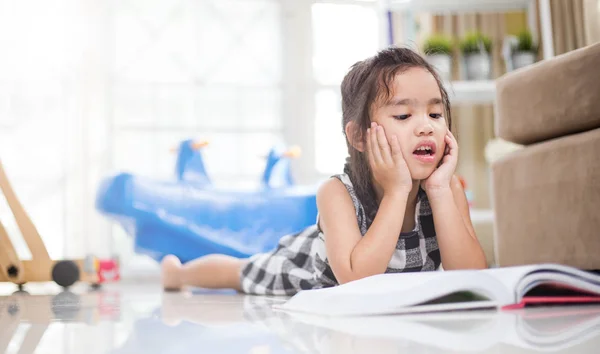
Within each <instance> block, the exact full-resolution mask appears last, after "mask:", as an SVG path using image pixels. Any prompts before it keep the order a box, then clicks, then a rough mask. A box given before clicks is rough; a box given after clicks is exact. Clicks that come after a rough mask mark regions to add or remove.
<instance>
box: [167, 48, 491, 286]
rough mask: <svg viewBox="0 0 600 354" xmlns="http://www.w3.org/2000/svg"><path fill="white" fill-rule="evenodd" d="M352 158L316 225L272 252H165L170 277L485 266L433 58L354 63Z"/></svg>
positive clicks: (270, 277) (284, 277)
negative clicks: (182, 258)
mask: <svg viewBox="0 0 600 354" xmlns="http://www.w3.org/2000/svg"><path fill="white" fill-rule="evenodd" d="M341 91H342V111H343V117H342V125H343V128H344V132H345V135H346V141H347V145H348V151H349V155H350V157H349V160H348V162H347V164H346V166H345V169H344V173H343V174H340V175H335V176H333V177H334V178H331V179H329V180H328V181H326V182H325V183H324V184H323V185H322V186H321V187H320V189H319V191H318V193H317V207H318V210H319V217H318V219H317V224H316V225H314V226H311V227H309V228H307V229H305V230H303V231H302V232H300V233H298V234H296V235H288V236H286V237H283V238H282V239H281V240H280V243H279V245H278V247H277V248H276V249H274V250H273V251H271V252H268V253H262V254H257V255H254V256H252V257H251V258H250V259H243V260H242V259H237V258H233V257H229V256H224V255H209V256H206V257H202V258H199V259H197V260H194V261H192V262H190V263H187V264H185V265H184V266H181V264H180V263H179V260H178V259H177V258H175V257H173V256H168V257H166V258H165V259H164V260H163V263H162V270H163V286H164V287H165V288H168V289H178V288H180V287H182V286H184V285H191V286H199V287H204V288H234V289H237V290H239V291H243V292H245V293H252V294H271V295H291V294H294V293H296V292H298V291H299V290H303V289H315V288H322V287H329V286H335V285H337V284H340V283H346V282H349V281H352V280H356V279H360V278H364V277H367V276H371V275H375V274H381V273H385V272H415V271H432V270H437V269H438V268H439V267H440V264H441V263H443V265H444V268H445V269H466V268H485V267H486V260H485V256H484V254H483V251H482V249H481V246H480V245H479V242H478V240H477V238H476V236H475V232H474V230H473V226H472V224H471V220H470V216H469V207H468V205H467V200H466V197H465V192H464V190H463V188H462V186H461V183H460V181H459V180H458V178H457V177H456V176H455V175H454V172H455V169H456V164H457V157H458V145H457V142H456V140H455V139H454V136H453V135H452V133H451V131H450V129H449V128H450V125H451V116H450V103H449V100H448V95H447V93H446V91H445V89H444V88H443V86H442V83H441V81H440V79H439V78H438V76H437V74H436V73H435V71H434V70H433V69H432V67H431V66H430V65H429V64H428V63H427V62H426V61H425V60H424V59H423V58H422V57H421V56H419V55H418V54H416V53H414V52H413V51H411V50H409V49H404V48H390V49H387V50H384V51H381V52H380V53H378V54H377V55H376V56H374V57H372V58H369V59H366V60H364V61H361V62H358V63H356V64H355V65H353V66H352V68H351V70H350V71H349V73H348V74H347V75H346V77H345V78H344V80H343V82H342V85H341Z"/></svg>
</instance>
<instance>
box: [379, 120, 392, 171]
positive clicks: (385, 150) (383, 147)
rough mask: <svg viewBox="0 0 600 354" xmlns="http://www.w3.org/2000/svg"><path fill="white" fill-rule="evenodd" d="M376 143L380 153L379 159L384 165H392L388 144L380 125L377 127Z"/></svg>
mask: <svg viewBox="0 0 600 354" xmlns="http://www.w3.org/2000/svg"><path fill="white" fill-rule="evenodd" d="M376 135H377V143H378V145H379V150H380V151H381V159H382V161H383V162H385V163H386V164H391V163H392V154H391V152H390V144H389V143H388V140H387V138H386V136H385V131H384V130H383V127H382V126H381V125H379V126H377V132H376Z"/></svg>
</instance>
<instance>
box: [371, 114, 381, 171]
mask: <svg viewBox="0 0 600 354" xmlns="http://www.w3.org/2000/svg"><path fill="white" fill-rule="evenodd" d="M376 130H377V125H376V124H375V123H373V124H371V133H370V137H371V151H372V152H371V153H372V154H373V159H374V162H375V163H377V164H381V163H382V161H383V160H382V157H381V151H380V150H379V144H378V143H377V132H376Z"/></svg>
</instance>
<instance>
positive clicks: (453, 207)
mask: <svg viewBox="0 0 600 354" xmlns="http://www.w3.org/2000/svg"><path fill="white" fill-rule="evenodd" d="M428 197H429V204H430V205H431V211H432V213H433V222H434V224H435V231H436V234H437V239H438V244H439V247H440V254H441V256H442V264H443V265H444V269H446V270H451V269H466V268H469V269H471V268H479V269H483V268H486V267H487V261H486V259H485V254H484V252H483V250H482V248H481V245H480V244H479V240H478V239H477V236H476V235H475V231H474V229H473V224H472V223H471V217H470V215H469V205H468V203H467V198H466V196H465V192H464V190H463V188H462V185H461V183H460V180H459V179H458V178H457V177H456V176H453V177H452V180H451V182H450V185H449V188H447V189H439V190H436V191H435V193H430V195H428Z"/></svg>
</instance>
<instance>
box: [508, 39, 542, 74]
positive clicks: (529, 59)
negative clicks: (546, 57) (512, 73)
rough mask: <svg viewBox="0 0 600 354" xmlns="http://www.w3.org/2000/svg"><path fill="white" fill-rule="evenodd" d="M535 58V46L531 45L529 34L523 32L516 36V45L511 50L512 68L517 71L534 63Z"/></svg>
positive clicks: (531, 40)
mask: <svg viewBox="0 0 600 354" xmlns="http://www.w3.org/2000/svg"><path fill="white" fill-rule="evenodd" d="M536 56H537V45H536V44H535V43H533V37H532V36H531V32H530V31H528V30H524V31H522V32H521V33H519V35H518V36H517V41H516V45H515V47H514V48H513V50H512V55H511V58H512V64H513V65H512V66H513V68H514V69H519V68H522V67H524V66H527V65H531V64H533V63H535V59H536Z"/></svg>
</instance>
